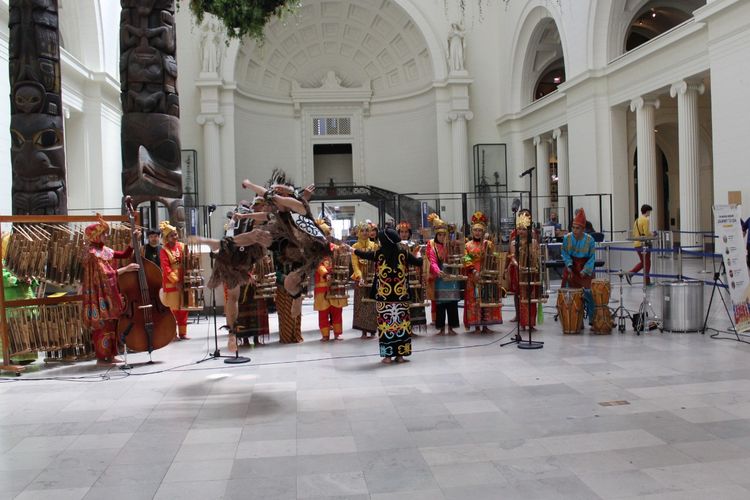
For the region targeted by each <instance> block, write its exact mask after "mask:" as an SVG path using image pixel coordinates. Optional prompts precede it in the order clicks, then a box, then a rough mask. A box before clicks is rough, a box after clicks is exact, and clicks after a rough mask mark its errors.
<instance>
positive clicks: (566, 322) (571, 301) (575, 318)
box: [557, 288, 583, 335]
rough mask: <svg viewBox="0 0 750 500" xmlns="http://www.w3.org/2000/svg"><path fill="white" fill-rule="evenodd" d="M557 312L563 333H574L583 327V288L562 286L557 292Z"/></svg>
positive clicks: (579, 331)
mask: <svg viewBox="0 0 750 500" xmlns="http://www.w3.org/2000/svg"><path fill="white" fill-rule="evenodd" d="M557 313H558V314H559V316H560V325H561V326H562V330H563V333H564V334H566V335H574V334H578V333H581V328H583V289H582V288H561V289H560V290H558V292H557Z"/></svg>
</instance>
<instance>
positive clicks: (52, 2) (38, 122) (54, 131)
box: [8, 0, 67, 215]
mask: <svg viewBox="0 0 750 500" xmlns="http://www.w3.org/2000/svg"><path fill="white" fill-rule="evenodd" d="M8 24H9V26H10V46H9V59H10V71H9V73H10V84H11V119H10V135H11V166H12V171H13V188H12V193H13V213H14V214H36V215H45V214H50V215H51V214H66V213H67V195H66V187H65V150H64V140H63V118H62V105H61V98H60V92H61V90H60V89H61V85H60V44H59V33H58V14H57V0H11V2H10V21H9V23H8Z"/></svg>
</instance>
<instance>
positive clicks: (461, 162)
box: [446, 111, 474, 223]
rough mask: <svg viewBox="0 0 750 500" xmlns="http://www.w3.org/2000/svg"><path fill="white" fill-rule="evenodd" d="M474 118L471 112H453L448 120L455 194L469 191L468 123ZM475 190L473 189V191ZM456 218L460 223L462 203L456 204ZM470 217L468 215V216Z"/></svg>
mask: <svg viewBox="0 0 750 500" xmlns="http://www.w3.org/2000/svg"><path fill="white" fill-rule="evenodd" d="M472 118H474V113H472V112H471V111H451V112H450V113H448V116H447V118H446V120H447V121H448V122H449V123H450V124H451V144H452V161H451V163H452V165H453V188H452V189H451V191H453V192H455V193H466V192H467V191H469V190H470V189H469V134H468V130H467V122H468V121H469V120H471V119H472ZM472 190H473V189H472ZM455 205H456V206H455V207H454V211H455V212H454V217H456V222H457V223H458V222H459V221H458V218H459V217H460V216H461V202H460V200H459V201H458V202H457V203H455ZM467 217H468V214H467Z"/></svg>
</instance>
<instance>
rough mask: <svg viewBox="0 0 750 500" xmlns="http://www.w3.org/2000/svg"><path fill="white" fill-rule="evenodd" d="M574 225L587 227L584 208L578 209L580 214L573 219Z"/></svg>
mask: <svg viewBox="0 0 750 500" xmlns="http://www.w3.org/2000/svg"><path fill="white" fill-rule="evenodd" d="M573 225H574V226H576V225H578V226H581V227H584V228H585V227H586V212H584V211H583V208H579V209H578V213H576V216H575V218H573Z"/></svg>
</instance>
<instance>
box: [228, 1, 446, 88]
mask: <svg viewBox="0 0 750 500" xmlns="http://www.w3.org/2000/svg"><path fill="white" fill-rule="evenodd" d="M265 33H266V36H265V40H264V42H263V43H262V44H260V45H259V44H258V43H256V42H255V41H250V40H246V41H245V42H244V43H243V44H242V46H241V48H240V50H239V52H238V55H237V65H236V68H237V70H236V75H235V77H236V81H237V84H238V87H239V88H240V89H241V90H244V91H247V92H248V93H251V94H254V95H260V96H264V97H270V98H277V99H285V98H289V97H290V92H291V90H292V82H293V81H295V80H296V81H297V82H299V83H300V85H301V86H302V87H310V88H314V87H319V86H320V83H321V81H322V80H323V79H324V77H325V76H326V73H328V72H329V71H335V72H336V74H337V76H338V77H339V78H340V79H341V85H342V86H344V87H359V86H362V85H366V84H367V83H368V82H370V84H371V85H372V90H373V94H374V97H375V98H376V99H377V98H383V97H396V96H402V95H408V94H411V93H413V92H416V91H419V90H422V89H425V88H427V87H428V86H430V85H431V84H432V81H433V74H434V71H433V67H432V61H431V58H430V53H429V50H428V47H427V43H426V41H425V39H424V36H423V35H422V33H421V32H420V30H419V28H418V27H417V26H416V24H415V23H414V21H413V20H412V19H411V18H410V17H409V16H408V15H407V13H406V12H405V11H404V10H403V9H402V8H401V7H400V6H398V5H397V4H395V3H394V1H392V0H306V1H305V2H304V3H303V6H302V8H300V10H299V13H298V14H297V15H296V16H290V17H288V18H286V19H283V20H278V19H276V20H274V21H273V22H272V23H271V24H269V26H268V27H267V29H266V32H265Z"/></svg>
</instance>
